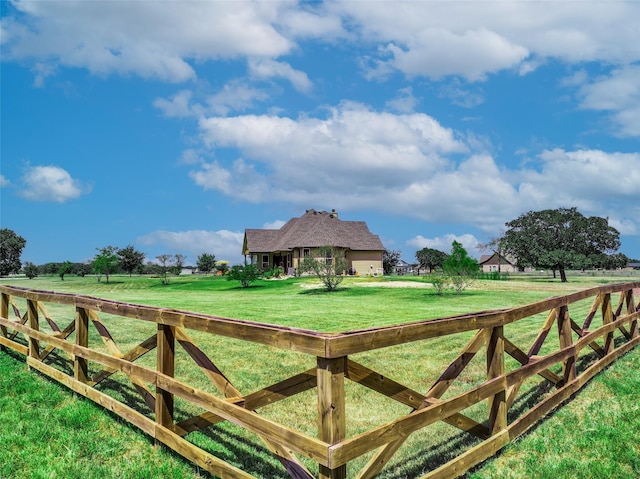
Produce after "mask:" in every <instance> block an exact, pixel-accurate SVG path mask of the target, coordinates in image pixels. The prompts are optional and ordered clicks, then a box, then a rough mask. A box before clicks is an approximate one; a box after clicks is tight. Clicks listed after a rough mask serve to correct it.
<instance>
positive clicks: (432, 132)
mask: <svg viewBox="0 0 640 479" xmlns="http://www.w3.org/2000/svg"><path fill="white" fill-rule="evenodd" d="M200 128H201V139H202V142H203V150H205V151H209V154H210V155H215V154H216V151H217V150H218V149H224V150H225V151H226V152H228V151H232V150H235V151H237V152H238V159H236V160H235V161H231V162H228V161H222V160H219V159H218V160H216V161H212V162H207V161H206V160H204V159H200V162H199V163H197V165H198V166H197V167H196V168H192V169H191V171H190V176H191V177H192V179H193V180H194V182H195V183H196V184H197V185H199V186H201V187H202V188H204V189H210V190H216V191H220V192H222V193H224V194H225V195H228V196H230V197H233V198H236V199H239V200H242V201H246V202H253V203H264V202H285V203H290V204H293V205H298V206H299V207H300V208H305V207H307V206H308V205H309V204H331V205H332V207H336V208H340V209H342V210H354V209H368V210H375V211H379V212H382V213H386V214H392V215H402V216H409V217H413V218H418V219H420V220H424V221H430V222H445V223H467V224H471V225H474V226H475V227H477V228H479V229H481V230H483V231H486V232H487V233H495V232H496V231H499V230H500V229H501V228H503V227H504V223H505V222H506V221H508V220H510V219H513V218H515V217H517V216H518V215H519V214H521V213H522V212H524V211H529V210H536V209H545V208H557V207H567V206H576V207H578V208H579V209H580V210H581V211H584V213H585V214H591V215H598V216H602V215H604V214H607V213H608V211H609V210H610V209H611V210H613V211H614V213H612V214H611V215H610V216H611V218H612V219H615V220H617V221H619V222H621V224H627V223H625V222H628V221H631V222H632V223H636V222H637V219H635V218H634V217H633V216H632V215H630V212H626V211H625V210H624V209H622V208H615V206H614V205H617V204H623V203H624V202H628V201H629V200H631V201H634V200H635V199H636V198H639V197H640V176H639V175H640V154H638V153H619V152H613V153H608V152H604V151H600V150H589V149H580V150H575V151H565V150H560V149H556V150H545V151H543V152H542V153H541V154H539V156H538V157H537V158H533V159H530V160H529V161H528V162H527V163H526V164H525V165H524V166H523V167H521V168H520V169H506V168H503V167H499V166H498V164H497V163H496V159H495V158H494V157H493V156H492V155H491V154H490V153H486V151H490V149H491V148H490V145H488V144H487V141H486V139H483V138H477V137H475V136H474V135H467V137H466V138H465V137H464V136H463V135H461V134H458V133H456V132H454V131H452V130H450V129H447V128H444V127H443V126H441V125H440V124H439V123H438V122H437V121H435V120H434V119H432V118H431V117H429V116H427V115H424V114H419V113H415V114H404V115H402V114H397V115H394V114H391V113H380V112H375V111H372V110H371V109H369V108H367V107H364V106H363V105H359V104H353V103H344V104H341V105H339V106H338V107H336V108H333V109H331V110H330V114H329V115H328V116H327V117H326V118H310V117H303V118H299V119H291V118H286V117H276V116H266V115H263V116H257V115H245V116H237V117H227V118H221V117H211V118H205V119H202V120H201V122H200ZM463 140H465V141H463ZM568 179H570V181H569V180H568ZM626 229H627V230H630V229H631V226H627V227H626Z"/></svg>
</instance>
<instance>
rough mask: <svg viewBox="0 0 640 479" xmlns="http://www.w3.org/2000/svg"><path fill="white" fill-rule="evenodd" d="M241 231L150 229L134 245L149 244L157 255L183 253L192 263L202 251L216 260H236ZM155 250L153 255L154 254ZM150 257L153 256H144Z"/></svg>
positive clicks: (242, 238) (240, 241)
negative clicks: (213, 256)
mask: <svg viewBox="0 0 640 479" xmlns="http://www.w3.org/2000/svg"><path fill="white" fill-rule="evenodd" d="M243 240H244V233H240V232H234V231H228V230H219V231H205V230H191V231H164V230H160V231H153V232H151V233H149V234H146V235H144V236H141V237H139V238H137V239H136V243H137V244H141V245H145V246H147V247H151V248H152V249H153V250H154V251H156V253H157V255H160V254H184V255H186V256H187V262H189V263H190V264H192V265H195V263H196V261H197V258H198V256H199V255H201V254H202V253H212V254H215V256H216V259H217V260H219V261H220V260H226V261H229V262H231V263H239V262H240V261H241V259H242V254H241V252H242V242H243ZM156 253H154V254H156ZM147 259H149V260H152V259H153V257H151V258H147Z"/></svg>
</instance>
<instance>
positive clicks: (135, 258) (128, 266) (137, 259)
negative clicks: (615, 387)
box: [118, 245, 144, 276]
mask: <svg viewBox="0 0 640 479" xmlns="http://www.w3.org/2000/svg"><path fill="white" fill-rule="evenodd" d="M118 258H119V259H120V267H121V268H122V270H123V271H124V272H125V273H129V276H131V275H132V274H133V272H134V271H139V270H140V269H141V268H142V266H143V265H144V253H143V252H142V251H138V250H136V249H135V248H134V247H133V245H128V246H125V247H124V248H120V249H119V250H118Z"/></svg>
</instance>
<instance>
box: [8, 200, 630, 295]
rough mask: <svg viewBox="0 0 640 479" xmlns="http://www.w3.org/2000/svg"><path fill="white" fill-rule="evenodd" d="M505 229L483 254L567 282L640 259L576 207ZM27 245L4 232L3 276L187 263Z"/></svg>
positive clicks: (393, 260) (143, 269)
mask: <svg viewBox="0 0 640 479" xmlns="http://www.w3.org/2000/svg"><path fill="white" fill-rule="evenodd" d="M505 226H506V227H507V229H506V230H505V231H504V233H503V234H502V235H500V236H499V237H497V238H494V239H492V240H490V241H489V242H488V243H486V244H484V245H482V247H483V249H484V250H488V251H492V252H494V253H497V254H498V255H499V256H501V257H507V256H508V257H510V258H513V259H515V261H516V264H517V265H518V266H519V267H522V268H524V267H534V268H542V269H548V270H552V271H553V273H554V276H555V273H556V271H557V272H559V273H560V278H561V281H563V282H566V281H567V277H566V271H567V270H572V269H573V270H585V269H617V268H622V267H625V266H626V265H627V264H628V263H629V262H635V261H638V260H633V259H630V258H628V257H627V256H626V255H624V254H623V253H616V251H617V250H618V249H619V248H620V239H619V237H620V233H619V232H618V231H617V230H616V229H615V228H613V227H612V226H610V225H609V221H608V218H601V217H597V216H593V217H585V216H584V215H582V214H581V213H580V212H579V211H578V210H577V208H575V207H574V208H557V209H548V210H541V211H529V212H528V213H524V214H522V215H520V216H519V217H518V218H516V219H514V220H512V221H509V222H507V223H506V224H505ZM456 243H457V242H455V241H454V242H453V245H452V248H453V249H452V252H451V254H448V253H445V252H443V251H439V250H437V249H433V248H423V249H421V250H419V251H418V252H416V259H417V261H418V263H417V264H418V268H420V269H421V268H424V269H428V270H429V272H433V271H434V270H438V269H439V270H442V268H443V266H444V265H445V263H446V262H447V260H448V259H449V258H450V257H451V255H455V254H458V255H459V254H460V253H461V251H460V248H461V247H462V245H461V244H459V243H458V244H457V245H456ZM25 245H26V240H25V239H24V238H22V237H21V236H19V235H18V234H16V233H15V232H14V231H13V230H11V229H8V228H2V229H0V276H7V275H9V274H13V273H19V272H23V273H24V274H26V275H27V276H28V277H35V276H37V275H41V274H42V275H48V274H58V275H60V277H61V279H63V280H64V276H65V275H66V274H76V275H80V276H84V275H86V274H96V275H98V280H100V278H101V277H102V275H104V276H105V277H106V280H107V281H108V279H109V275H111V274H129V275H131V274H133V273H136V274H159V275H161V276H162V277H163V278H164V280H167V281H168V277H169V276H168V275H169V274H180V272H181V270H182V268H183V267H184V261H185V259H186V256H184V255H181V254H163V255H159V256H157V257H156V260H157V262H152V261H147V262H146V263H145V254H144V253H143V252H141V251H138V250H136V249H135V248H134V247H133V246H132V245H128V246H126V247H124V248H118V247H114V246H105V247H103V248H97V250H98V253H97V254H96V256H95V257H94V258H93V260H92V261H91V262H90V263H77V262H76V263H74V262H70V261H65V262H62V263H45V264H43V265H39V266H36V265H35V264H33V263H31V262H26V263H25V264H24V266H23V264H22V261H21V255H22V250H23V249H24V247H25ZM462 249H463V250H464V248H462ZM464 253H465V254H466V251H464ZM400 254H401V253H400V251H397V250H385V252H384V255H383V267H384V271H385V274H391V273H392V272H393V270H394V268H395V266H396V264H397V262H398V261H399V259H400ZM474 261H475V260H474ZM476 267H477V262H476ZM197 268H198V270H199V271H200V272H203V273H209V272H212V271H217V270H223V272H226V270H227V269H228V264H227V263H226V262H221V261H216V258H215V255H214V254H213V253H202V254H201V255H199V256H198V261H197Z"/></svg>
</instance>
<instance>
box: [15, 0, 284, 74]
mask: <svg viewBox="0 0 640 479" xmlns="http://www.w3.org/2000/svg"><path fill="white" fill-rule="evenodd" d="M11 7H12V8H15V9H17V10H18V11H19V14H20V15H15V16H13V17H10V18H7V19H6V20H5V19H3V24H2V30H3V34H4V35H3V37H4V39H5V40H4V41H3V43H4V44H3V57H5V59H24V58H33V59H36V60H38V59H42V60H44V59H46V60H50V61H55V62H57V63H59V64H61V65H65V66H70V67H80V68H86V69H88V70H89V71H91V72H92V73H95V74H100V75H108V74H111V73H118V74H129V73H133V74H136V75H139V76H141V77H144V78H158V79H160V80H165V81H170V82H182V81H185V80H188V79H192V78H194V77H195V75H196V74H195V70H194V68H193V66H192V65H191V64H190V63H189V61H190V60H198V61H202V60H215V59H222V58H235V57H239V56H253V57H277V56H279V55H283V54H286V53H288V52H289V51H290V50H291V48H293V46H294V42H293V41H292V40H291V39H289V38H286V37H285V36H283V34H281V33H280V32H279V31H278V28H276V26H277V24H278V18H279V16H280V15H281V14H284V13H285V12H286V11H287V10H289V9H291V8H295V5H292V4H290V3H289V2H280V1H273V2H242V4H238V3H235V2H188V3H183V2H182V3H175V2H130V3H128V4H127V8H121V5H120V4H118V3H112V2H84V1H79V0H78V1H66V2H15V3H12V4H11ZM18 17H21V18H26V19H27V21H29V23H30V27H29V28H26V27H25V26H24V24H22V23H20V22H18V21H17V20H16V18H18ZM5 35H6V36H5ZM45 73H47V72H46V71H45ZM39 75H40V78H41V79H44V75H42V74H39Z"/></svg>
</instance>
